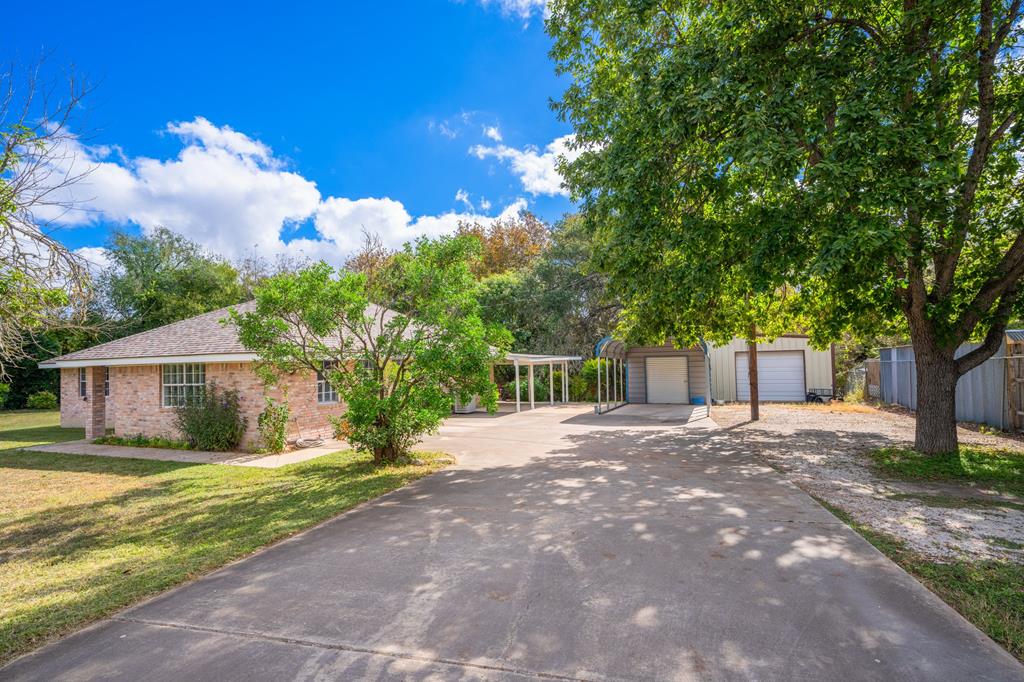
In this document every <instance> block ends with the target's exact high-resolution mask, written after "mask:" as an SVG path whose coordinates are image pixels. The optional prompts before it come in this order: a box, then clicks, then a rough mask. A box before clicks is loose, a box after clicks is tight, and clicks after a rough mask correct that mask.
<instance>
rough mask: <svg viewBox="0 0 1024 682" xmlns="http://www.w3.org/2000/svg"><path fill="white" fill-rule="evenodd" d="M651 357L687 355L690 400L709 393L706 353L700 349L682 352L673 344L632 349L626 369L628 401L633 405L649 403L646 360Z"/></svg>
mask: <svg viewBox="0 0 1024 682" xmlns="http://www.w3.org/2000/svg"><path fill="white" fill-rule="evenodd" d="M651 355H661V356H666V355H685V356H686V357H687V358H688V361H687V366H686V371H687V372H688V373H689V379H688V381H689V384H690V398H691V399H692V398H693V396H703V395H705V393H706V391H707V384H708V381H707V367H706V366H705V364H704V351H702V350H701V349H699V348H690V349H686V350H681V349H679V348H676V347H674V346H673V345H672V344H671V343H666V344H665V345H664V346H646V347H636V348H630V349H629V350H628V351H626V367H627V371H628V374H629V376H628V379H627V384H628V388H629V395H628V399H629V402H631V403H646V402H647V367H646V363H645V358H647V357H648V356H651Z"/></svg>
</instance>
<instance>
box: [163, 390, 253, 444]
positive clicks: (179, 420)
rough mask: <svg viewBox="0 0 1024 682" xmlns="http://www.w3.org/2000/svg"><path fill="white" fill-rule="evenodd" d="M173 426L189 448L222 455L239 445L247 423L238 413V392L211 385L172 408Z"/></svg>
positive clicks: (240, 413)
mask: <svg viewBox="0 0 1024 682" xmlns="http://www.w3.org/2000/svg"><path fill="white" fill-rule="evenodd" d="M174 412H175V415H174V417H175V419H174V421H175V426H176V427H177V428H178V431H180V432H181V435H182V438H184V440H185V442H186V443H188V445H189V447H191V448H194V449H196V450H212V451H214V452H223V451H226V450H234V449H236V448H237V447H238V444H239V443H241V442H242V436H243V435H245V427H246V426H248V424H249V420H248V419H246V418H245V416H244V415H243V414H242V409H241V406H240V404H239V399H238V391H236V390H233V389H222V388H220V387H218V386H217V383H216V382H211V383H210V385H209V386H207V387H206V390H205V391H203V392H202V394H201V395H200V396H199V397H198V398H196V399H194V400H191V401H189V402H187V403H186V404H184V405H182V406H180V407H176V408H174Z"/></svg>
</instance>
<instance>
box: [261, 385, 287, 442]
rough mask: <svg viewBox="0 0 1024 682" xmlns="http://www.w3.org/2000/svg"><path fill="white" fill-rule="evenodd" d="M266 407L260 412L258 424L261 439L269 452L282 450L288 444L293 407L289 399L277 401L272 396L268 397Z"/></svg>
mask: <svg viewBox="0 0 1024 682" xmlns="http://www.w3.org/2000/svg"><path fill="white" fill-rule="evenodd" d="M266 401H267V402H266V407H264V408H263V411H262V412H260V416H259V417H258V418H257V419H256V424H257V426H258V427H259V431H260V440H262V441H263V447H264V448H265V449H266V450H267V451H268V452H274V453H277V452H282V451H283V450H284V446H285V445H286V444H287V436H288V418H289V416H291V409H289V407H288V401H287V400H286V401H284V402H282V403H275V402H274V401H273V400H271V399H270V398H267V399H266Z"/></svg>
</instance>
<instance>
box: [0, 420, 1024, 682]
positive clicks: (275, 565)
mask: <svg viewBox="0 0 1024 682" xmlns="http://www.w3.org/2000/svg"><path fill="white" fill-rule="evenodd" d="M609 417H612V418H609ZM426 446H428V447H432V448H435V449H444V450H447V451H449V452H452V453H453V454H455V455H457V456H458V457H459V464H458V465H457V466H455V467H453V468H451V469H448V470H446V471H443V472H440V473H438V474H435V475H433V476H430V477H428V478H426V479H422V480H420V481H418V482H417V483H415V484H413V485H411V486H409V487H407V488H405V489H402V490H399V491H396V492H395V493H392V494H390V495H387V496H385V497H383V498H380V499H379V500H377V501H376V502H373V503H370V504H367V505H364V506H362V507H360V508H358V509H355V510H353V511H351V512H349V513H348V514H345V515H343V516H341V517H339V518H337V519H335V520H333V521H330V522H328V523H326V524H323V525H321V526H319V527H317V528H315V529H313V530H311V531H309V532H307V533H305V534H303V535H300V536H297V537H295V538H292V539H291V540H288V541H286V542H283V543H280V544H278V545H276V546H274V547H272V548H270V549H268V550H266V551H264V552H262V553H260V554H257V555H255V556H252V557H250V558H248V559H246V560H243V561H240V562H238V563H235V564H233V565H230V566H228V567H226V568H224V569H222V570H220V571H217V572H215V573H213V574H211V575H209V576H207V577H206V578H203V579H201V580H199V581H196V582H194V583H192V584H189V585H186V586H184V587H182V588H179V589H177V590H174V591H171V592H169V593H167V594H164V595H162V596H160V597H158V598H156V599H154V600H152V601H150V602H148V603H145V604H143V605H141V606H138V607H136V608H133V609H130V610H128V611H125V612H123V613H121V614H120V615H118V616H116V617H114V618H112V619H110V620H107V621H104V622H102V623H99V624H97V625H96V626H93V627H92V628H89V629H87V630H85V631H83V632H80V633H78V634H76V635H73V636H71V637H68V638H66V639H64V640H62V641H60V642H57V643H56V644H54V645H52V646H49V647H46V648H44V649H42V650H41V651H39V652H37V653H36V654H33V655H30V656H28V657H25V658H22V659H20V660H18V661H16V662H15V663H14V664H12V665H11V666H10V667H8V668H7V669H5V670H3V671H0V678H4V679H19V680H21V679H32V680H51V679H62V680H79V679H123V680H181V679H189V680H244V681H245V682H255V681H257V680H283V679H303V680H305V679H317V680H321V679H393V678H402V679H480V678H499V679H510V680H511V679H524V680H525V679H651V678H656V679H684V680H685V679H709V680H732V679H758V680H820V679H844V680H860V679H863V680H915V679H916V680H925V679H939V678H941V679H952V680H959V679H972V680H980V679H993V680H1009V679H1024V668H1022V667H1021V666H1020V665H1019V664H1018V663H1017V662H1016V661H1015V660H1014V659H1013V658H1011V657H1010V656H1009V655H1008V654H1007V653H1005V652H1004V651H1003V650H1002V649H1001V648H999V647H998V646H996V645H995V644H994V643H992V642H991V641H990V640H988V639H987V638H986V637H984V636H983V635H982V634H981V633H980V632H978V631H977V630H976V629H974V628H973V627H972V626H971V625H969V624H968V623H967V622H966V621H964V620H963V619H962V618H960V617H959V616H958V615H957V614H956V613H955V612H953V611H952V610H951V609H950V608H948V607H947V606H945V605H944V604H943V603H942V602H941V601H940V600H939V599H938V598H937V597H935V596H933V595H932V594H931V593H930V592H928V591H927V590H926V589H924V588H923V587H922V586H921V585H919V584H918V583H917V582H916V581H914V580H913V579H912V578H910V577H909V576H908V575H906V574H905V573H903V572H902V571H901V570H900V569H899V568H897V567H896V566H895V565H894V564H892V563H891V562H889V561H888V560H886V559H885V558H884V557H883V556H882V555H880V554H879V553H878V552H876V551H875V550H874V549H873V548H872V547H871V546H870V545H868V544H867V543H866V542H865V541H864V540H862V539H861V538H860V537H859V536H857V535H856V534H854V533H853V532H852V531H850V530H849V529H848V528H847V527H846V526H845V525H843V524H841V523H839V522H838V521H837V520H836V519H835V518H834V517H832V516H831V515H830V514H829V513H828V512H827V511H825V510H824V509H822V508H821V507H820V506H818V505H817V504H816V503H815V502H814V501H813V500H811V499H810V498H809V497H807V496H806V495H805V494H804V493H802V492H801V491H800V490H798V489H797V488H795V487H793V486H792V485H790V484H788V483H787V482H785V481H784V480H783V479H782V478H781V477H780V476H779V475H778V474H776V473H775V472H774V471H772V470H771V469H768V468H766V467H765V466H763V465H761V464H760V463H759V462H758V461H757V460H756V459H754V458H753V457H752V456H751V455H750V454H748V453H747V452H744V451H742V450H741V449H739V448H738V446H737V445H736V443H735V441H734V440H733V439H731V438H730V434H729V432H728V430H725V429H718V428H717V427H715V426H714V424H713V423H712V422H711V421H710V420H707V419H705V420H699V421H694V422H691V423H689V424H685V423H681V422H680V423H675V422H673V421H672V420H665V419H664V418H663V415H662V417H661V418H650V416H649V415H648V416H645V415H644V414H643V413H634V414H630V413H629V412H621V413H618V414H616V413H612V414H611V415H605V416H602V417H595V416H593V415H592V414H589V408H584V407H578V406H575V407H573V406H570V407H556V408H550V407H545V408H539V409H537V410H536V411H533V412H525V413H522V414H518V415H517V414H505V415H500V416H497V417H486V416H483V417H481V416H477V415H470V416H467V417H456V418H453V419H452V420H450V421H449V423H448V425H446V426H445V428H444V429H443V431H442V433H441V434H439V435H438V436H436V437H434V438H432V439H431V440H430V441H429V442H428V443H427V444H426Z"/></svg>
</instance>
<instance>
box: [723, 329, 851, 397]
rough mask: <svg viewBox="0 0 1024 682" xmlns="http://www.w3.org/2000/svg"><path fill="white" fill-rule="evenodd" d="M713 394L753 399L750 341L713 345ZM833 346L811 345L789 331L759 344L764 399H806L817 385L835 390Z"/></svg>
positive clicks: (760, 391) (759, 390)
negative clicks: (824, 347)
mask: <svg viewBox="0 0 1024 682" xmlns="http://www.w3.org/2000/svg"><path fill="white" fill-rule="evenodd" d="M708 355H709V358H710V361H711V397H712V399H714V400H724V401H727V402H731V401H737V400H739V401H745V400H750V375H749V367H750V358H749V355H750V354H749V352H748V349H747V343H746V341H743V340H742V339H734V340H733V341H732V342H731V343H729V344H727V345H725V346H712V347H711V348H710V350H709V351H708ZM832 368H833V354H832V349H831V348H829V349H828V350H823V351H821V350H815V349H814V348H811V346H810V344H809V343H808V340H807V337H806V336H796V335H787V336H782V337H779V338H778V339H776V340H775V341H773V342H771V343H759V344H757V374H758V380H757V387H758V393H759V394H760V398H761V400H762V401H763V402H803V401H804V400H805V399H806V397H807V392H808V391H810V390H813V389H831V390H835V376H834V372H833V369H832Z"/></svg>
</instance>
